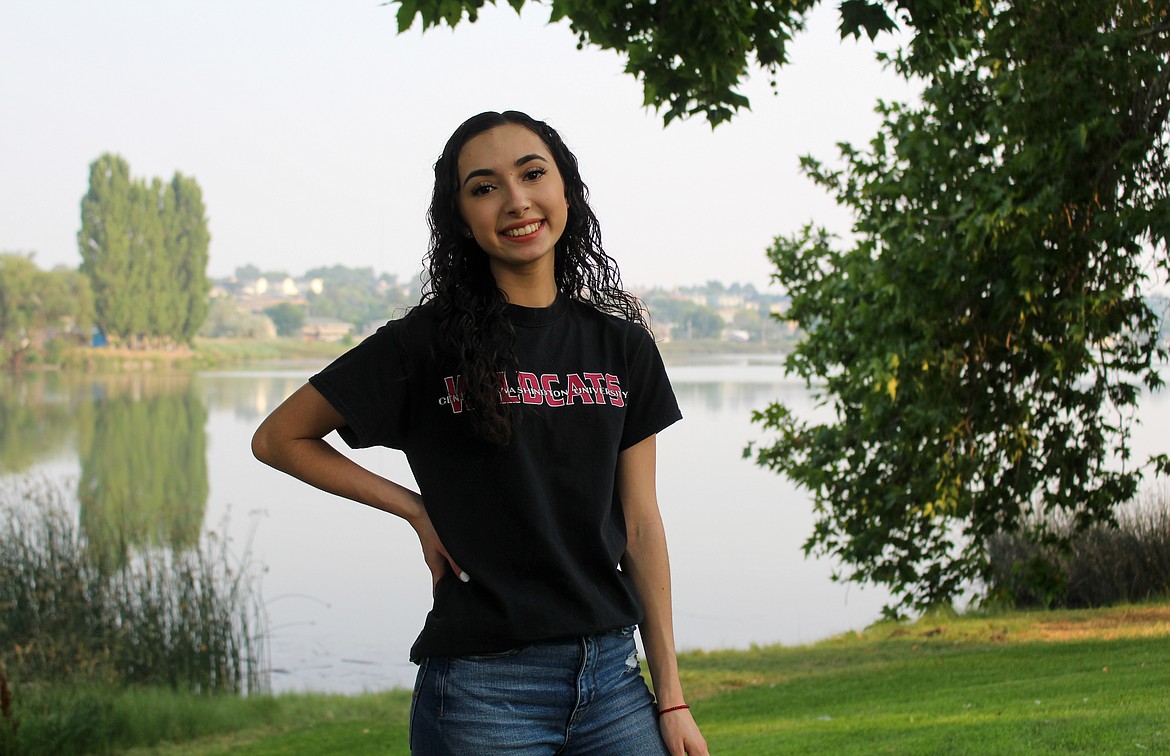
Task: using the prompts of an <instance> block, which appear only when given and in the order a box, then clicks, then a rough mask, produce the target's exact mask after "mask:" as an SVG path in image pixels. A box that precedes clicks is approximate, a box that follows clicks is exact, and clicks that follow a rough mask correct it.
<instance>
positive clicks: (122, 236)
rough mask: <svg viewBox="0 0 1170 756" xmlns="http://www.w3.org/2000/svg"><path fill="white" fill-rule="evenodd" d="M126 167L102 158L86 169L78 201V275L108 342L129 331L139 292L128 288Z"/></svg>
mask: <svg viewBox="0 0 1170 756" xmlns="http://www.w3.org/2000/svg"><path fill="white" fill-rule="evenodd" d="M131 203H132V199H131V182H130V164H129V163H127V162H126V161H125V159H123V158H122V157H120V156H118V155H110V154H108V153H107V154H105V155H102V156H101V157H100V158H98V159H97V160H96V161H94V162H93V164H92V165H90V167H89V191H88V192H86V195H85V197H84V198H82V200H81V231H80V232H79V233H78V238H77V241H78V246H79V248H80V251H81V271H82V272H83V273H85V274H86V275H87V276H89V280H90V284H91V286H92V287H93V294H94V310H95V313H94V315H95V319H96V321H97V325H98V327H99V328H101V329H102V330H103V331H105V332H106V334H107V335H109V336H111V337H113V338H115V339H116V338H119V337H121V336H125V335H129V334H133V333H135V322H134V321H135V318H134V314H133V313H134V310H135V308H136V307H137V306H138V305H139V304H140V298H141V297H142V292H141V291H136V290H134V289H133V288H131V286H130V284H129V279H130V272H131V269H132V266H133V264H132V256H131V251H130V245H131V239H132V231H131V228H130V223H131V212H132V211H131Z"/></svg>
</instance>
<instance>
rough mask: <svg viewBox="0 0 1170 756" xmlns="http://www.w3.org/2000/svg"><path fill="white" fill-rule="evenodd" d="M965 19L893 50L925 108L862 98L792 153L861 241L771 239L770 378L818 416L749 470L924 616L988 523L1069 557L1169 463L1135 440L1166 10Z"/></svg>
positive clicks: (1148, 358)
mask: <svg viewBox="0 0 1170 756" xmlns="http://www.w3.org/2000/svg"><path fill="white" fill-rule="evenodd" d="M966 22H967V25H966V27H965V28H964V29H963V30H962V32H963V33H962V34H961V36H959V37H957V39H956V48H957V50H959V51H961V53H960V54H959V55H956V57H955V58H953V59H951V60H949V61H947V62H946V63H945V65H940V66H937V67H935V68H933V69H931V70H930V71H922V70H919V69H918V68H916V63H915V61H913V60H912V59H910V58H909V57H906V56H899V57H897V58H896V59H895V60H894V64H895V66H896V67H897V68H898V70H900V71H902V72H903V73H905V74H907V75H912V74H915V73H918V74H926V73H929V74H930V76H931V81H930V83H929V85H928V86H927V88H926V90H925V92H924V94H923V97H922V103H921V105H919V106H917V107H907V106H901V105H883V106H881V108H880V112H881V114H882V115H883V117H884V122H883V124H882V127H881V129H880V131H879V133H878V135H877V136H876V137H875V138H874V139H873V141H872V142H871V144H870V145H869V149H868V150H867V151H861V150H855V149H854V148H852V147H851V146H848V145H845V146H843V148H842V158H843V159H844V161H845V163H846V167H845V168H844V169H843V170H841V171H833V170H828V169H826V168H825V167H824V166H823V165H821V164H820V163H818V162H817V161H815V160H806V161H805V163H804V165H805V169H806V171H807V172H808V174H809V175H810V176H812V178H813V179H814V180H815V181H816V182H817V183H818V184H820V185H822V186H824V187H826V188H828V189H829V190H830V191H831V192H833V193H834V194H835V195H836V197H837V200H838V202H840V203H841V204H843V205H845V206H847V207H849V208H851V209H852V210H853V211H854V213H855V217H856V218H857V219H858V220H857V223H856V225H855V228H854V231H855V233H856V235H857V242H856V243H855V244H853V245H852V246H846V247H844V248H841V247H840V246H839V245H838V244H837V243H836V242H835V240H833V239H832V238H831V237H830V236H829V235H828V234H827V233H826V232H825V231H824V230H823V229H818V228H813V227H811V226H810V227H807V228H805V229H804V230H803V231H801V232H799V233H797V234H794V235H791V236H787V237H781V238H779V239H777V241H776V244H775V246H774V247H773V248H772V250H771V252H770V255H771V258H772V260H773V261H774V262H775V264H776V270H777V274H776V277H777V279H778V280H779V281H780V282H781V283H782V284H783V285H784V286H785V287H787V289H788V291H789V292H790V293H791V294H792V297H793V303H792V310H791V311H790V313H789V314H788V317H790V318H791V319H793V320H796V321H797V322H799V323H800V324H801V325H803V326H804V327H805V328H806V329H807V330H808V331H809V335H808V337H807V338H806V339H805V341H804V342H803V343H802V344H801V346H800V348H799V349H798V350H797V352H796V353H795V354H794V355H793V356H792V358H791V359H790V360H789V363H788V366H789V369H790V370H792V371H795V372H796V373H797V374H799V375H801V376H803V377H804V378H805V379H806V380H808V381H809V383H810V385H812V384H821V383H822V382H823V384H824V388H823V389H822V390H821V393H822V396H823V397H824V398H825V400H826V401H827V402H828V403H829V404H830V406H832V407H833V409H834V410H835V414H836V419H835V421H833V422H827V423H809V422H806V421H803V420H801V419H799V418H796V417H795V416H793V415H792V413H791V412H790V411H789V410H788V409H787V408H786V407H784V406H782V405H773V406H772V407H770V408H769V409H768V410H767V411H765V412H763V413H761V414H760V415H759V419H760V420H762V421H763V422H764V424H765V426H766V427H768V428H770V429H773V430H775V431H777V433H778V436H777V438H776V440H775V443H774V444H772V445H771V446H767V447H764V448H761V449H760V450H759V451H758V456H757V459H758V460H759V462H760V463H761V464H764V465H766V466H768V467H771V468H773V469H775V470H777V471H780V472H783V473H784V474H786V475H788V476H789V477H791V478H792V479H794V480H795V481H797V482H798V483H800V484H802V485H804V486H805V487H807V488H808V489H809V490H810V491H811V492H812V493H813V495H814V497H815V499H816V505H817V511H818V513H819V515H820V516H819V519H818V522H817V524H816V528H815V531H814V534H813V536H812V537H811V538H810V539H809V541H808V543H807V544H806V547H807V548H809V549H810V550H814V551H818V552H822V553H829V554H833V555H835V556H837V557H838V558H840V559H841V561H843V562H844V563H846V564H848V565H850V569H851V570H852V571H851V572H850V574H849V577H850V578H851V579H854V580H865V581H873V582H878V583H884V584H887V585H889V586H891V587H892V588H894V589H895V590H896V591H897V592H899V593H901V595H902V603H903V604H904V605H906V606H908V607H919V608H920V607H923V606H927V605H930V604H934V603H938V602H943V601H946V600H949V599H950V598H951V597H953V596H955V595H956V594H957V593H959V592H960V591H961V590H962V589H963V587H964V586H965V585H969V584H970V583H971V582H972V581H976V582H981V581H986V580H987V578H988V577H989V573H988V561H987V552H986V548H987V544H988V541H989V540H990V539H991V538H992V537H993V536H995V535H996V534H997V533H999V532H1001V531H1002V532H1017V531H1020V530H1021V529H1024V530H1028V531H1029V532H1028V533H1027V535H1028V537H1030V538H1033V539H1035V540H1036V541H1038V542H1040V543H1045V544H1048V545H1052V546H1055V547H1056V548H1057V550H1059V549H1061V548H1067V547H1068V545H1069V544H1070V542H1071V540H1072V539H1073V538H1075V536H1076V535H1077V534H1078V533H1079V532H1081V531H1083V530H1085V529H1087V528H1089V527H1090V526H1092V525H1093V524H1094V523H1098V522H1106V523H1112V522H1113V521H1114V517H1115V510H1116V507H1117V505H1118V504H1119V503H1121V502H1124V501H1127V500H1129V499H1131V498H1132V497H1133V496H1134V494H1135V493H1136V492H1137V490H1138V487H1139V485H1140V482H1141V480H1142V477H1143V473H1145V472H1146V471H1148V470H1149V469H1150V467H1151V465H1152V466H1153V467H1154V468H1155V469H1157V468H1158V467H1161V468H1162V469H1165V467H1166V458H1165V457H1164V456H1163V457H1160V458H1157V459H1154V460H1151V461H1149V462H1147V461H1142V460H1132V459H1130V456H1131V455H1130V450H1129V434H1130V425H1131V423H1132V422H1134V419H1135V413H1136V407H1137V403H1138V399H1139V397H1140V394H1141V390H1142V387H1143V386H1144V387H1145V388H1148V389H1157V388H1159V387H1160V386H1161V385H1162V380H1161V378H1160V377H1159V375H1158V372H1157V367H1158V363H1159V362H1161V361H1163V360H1164V359H1165V357H1166V351H1165V349H1164V348H1162V347H1159V346H1158V344H1157V340H1156V336H1157V330H1158V325H1159V324H1158V318H1157V317H1156V315H1155V314H1154V313H1153V312H1152V311H1151V309H1150V307H1149V305H1148V303H1147V301H1146V299H1145V298H1144V297H1143V293H1142V288H1143V285H1144V284H1145V283H1146V280H1147V273H1146V271H1145V268H1144V264H1145V258H1147V255H1148V253H1149V251H1150V250H1151V249H1153V248H1156V249H1157V250H1158V256H1157V260H1158V265H1159V266H1161V268H1162V269H1163V270H1165V269H1166V268H1167V267H1168V264H1167V262H1168V261H1167V257H1166V244H1167V239H1168V237H1170V199H1168V196H1170V195H1168V186H1170V163H1168V153H1167V146H1168V140H1167V132H1166V128H1167V113H1168V108H1170V26H1168V24H1167V17H1166V9H1165V7H1164V6H1163V8H1162V10H1161V12H1160V14H1159V13H1156V12H1155V5H1154V4H1153V3H1129V2H1120V3H1105V2H1093V3H1088V2H1083V3H1060V2H1028V3H1019V4H1008V3H1003V4H997V5H995V6H994V8H988V9H987V10H986V12H984V13H980V14H972V15H968V16H967V17H966ZM1056 521H1061V522H1063V521H1071V522H1072V523H1073V525H1074V527H1073V528H1072V530H1071V531H1067V530H1066V531H1059V530H1058V529H1055V528H1052V527H1050V523H1053V522H1056ZM1020 569H1021V571H1025V572H1031V573H1034V574H1036V575H1044V574H1050V572H1051V571H1050V570H1047V569H1044V568H1043V566H1040V565H1021V566H1020ZM1009 598H1010V597H1009Z"/></svg>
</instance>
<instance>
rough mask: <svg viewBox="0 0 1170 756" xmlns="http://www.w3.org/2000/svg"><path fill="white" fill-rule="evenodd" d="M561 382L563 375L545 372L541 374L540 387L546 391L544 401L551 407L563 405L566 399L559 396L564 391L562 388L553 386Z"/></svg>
mask: <svg viewBox="0 0 1170 756" xmlns="http://www.w3.org/2000/svg"><path fill="white" fill-rule="evenodd" d="M560 382H561V377H560V376H559V375H556V374H555V373H545V374H544V375H542V376H540V388H541V390H543V391H544V403H545V404H547V405H548V406H550V407H563V406H564V405H565V400H564V399H563V398H561V397H560V396H558V394H560V393H563V392H561V390H560V389H555V388H553V386H554V385H555V384H557V383H560Z"/></svg>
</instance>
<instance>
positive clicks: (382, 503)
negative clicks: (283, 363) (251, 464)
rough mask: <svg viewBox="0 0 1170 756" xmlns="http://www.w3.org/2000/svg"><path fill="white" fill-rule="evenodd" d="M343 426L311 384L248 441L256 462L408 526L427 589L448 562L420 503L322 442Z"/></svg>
mask: <svg viewBox="0 0 1170 756" xmlns="http://www.w3.org/2000/svg"><path fill="white" fill-rule="evenodd" d="M344 425H345V418H344V417H342V415H341V413H339V412H338V411H337V410H336V409H334V408H333V405H331V404H330V403H329V402H328V401H327V400H326V399H325V397H323V396H321V393H320V392H319V391H317V389H315V388H313V386H312V385H311V384H308V383H306V384H305V385H304V386H301V387H300V388H299V389H297V390H296V391H295V392H293V394H292V396H290V397H289V398H288V399H285V400H284V402H283V403H281V405H280V406H279V407H277V408H276V409H275V410H273V411H272V414H270V415H269V416H268V417H267V418H265V419H264V422H262V423H260V427H259V428H257V429H256V433H255V435H253V436H252V453H253V454H255V455H256V459H258V460H260V461H261V462H264V463H265V464H267V465H270V466H272V467H275V468H276V469H277V470H280V471H281V472H285V473H288V474H289V475H292V476H293V477H295V478H298V479H300V480H302V481H304V482H305V483H308V484H309V485H311V486H315V487H317V488H320V489H321V490H322V491H327V492H329V493H331V494H336V495H337V496H343V497H345V498H347V499H352V500H353V501H356V502H359V503H361V504H365V505H366V506H370V507H374V508H375V509H380V510H382V511H383V512H389V513H390V514H393V515H398V516H399V517H401V518H402V519H404V520H406V521H407V522H408V523H410V526H411V527H412V528H414V531H415V533H417V534H418V538H419V542H420V543H421V544H422V549H423V556H424V558H425V559H426V563H427V567H428V568H429V569H430V571H431V581H432V585H434V584H437V583H438V582H439V578H440V577H442V576H443V574H444V573H445V572H446V570H447V567H448V565H450V568H451V569H452V570H454V572H455V574H456V575H462V570H460V569H459V567H458V565H456V564H455V562H454V561H453V560H452V559H451V556H450V554H448V553H447V550H446V548H445V547H444V546H443V544H442V542H441V541H440V540H439V536H438V534H437V533H435V528H434V526H433V525H432V524H431V519H430V516H429V515H428V514H427V510H426V507H425V506H423V500H422V497H421V496H419V495H418V494H417V493H415V492H414V491H411V490H410V489H409V488H405V487H403V486H400V485H398V484H397V483H395V482H394V481H392V480H388V479H386V478H383V477H382V476H381V475H378V474H377V473H374V472H371V471H370V470H367V469H366V468H364V467H362V466H361V465H359V464H358V463H356V462H354V461H353V460H352V459H350V458H349V457H347V456H345V455H344V454H342V453H341V452H339V451H337V450H336V449H334V448H333V447H332V446H331V445H330V444H329V443H328V442H327V441H325V436H327V435H329V434H330V433H332V432H333V431H335V430H337V429H338V428H340V427H342V426H344Z"/></svg>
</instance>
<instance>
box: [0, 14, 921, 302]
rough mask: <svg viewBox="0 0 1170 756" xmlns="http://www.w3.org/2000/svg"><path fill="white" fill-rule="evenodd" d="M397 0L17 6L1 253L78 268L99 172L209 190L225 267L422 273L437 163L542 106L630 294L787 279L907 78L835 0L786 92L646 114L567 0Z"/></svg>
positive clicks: (797, 49) (10, 32)
mask: <svg viewBox="0 0 1170 756" xmlns="http://www.w3.org/2000/svg"><path fill="white" fill-rule="evenodd" d="M395 9H396V6H386V5H382V4H380V3H379V0H331V1H330V2H326V1H325V0H317V1H316V2H311V1H310V0H279V1H277V0H246V1H244V2H240V1H239V0H232V1H230V2H229V1H228V0H199V1H198V2H196V1H195V0H171V1H169V2H157V1H154V0H102V1H101V2H95V1H94V0H56V1H54V2H44V1H43V0H4V2H3V3H2V4H0V108H2V109H3V113H2V115H0V251H19V252H34V253H35V255H36V256H35V260H36V262H37V263H38V264H39V265H41V266H42V267H44V268H49V267H52V266H54V265H58V264H65V265H69V266H75V265H77V264H79V263H80V261H81V258H80V256H79V254H78V252H77V242H76V234H77V229H78V227H79V225H80V221H79V203H80V200H81V197H82V195H83V194H84V193H85V191H86V182H87V180H88V166H89V164H90V163H91V162H92V161H93V160H95V159H96V158H97V157H98V156H99V155H101V154H102V153H103V152H116V153H119V154H121V155H122V156H123V157H124V158H125V159H126V160H127V161H128V162H129V164H130V169H131V172H132V174H133V175H134V176H136V177H154V176H157V177H161V178H163V179H169V178H170V177H171V176H172V175H173V174H174V172H175V171H176V170H177V171H180V172H182V173H184V174H186V175H189V176H193V177H195V179H196V180H197V181H198V182H199V185H200V186H201V187H202V189H203V196H204V201H205V203H206V205H207V215H208V218H209V221H210V227H211V262H210V270H209V272H210V273H211V275H213V276H226V275H230V274H231V273H232V272H233V271H234V270H235V268H236V267H237V266H239V265H243V264H245V263H252V264H255V265H258V266H260V267H261V268H263V269H266V270H268V269H277V270H285V271H287V272H290V273H293V274H300V273H303V272H304V271H305V270H307V269H309V268H312V267H316V266H319V265H332V264H335V263H341V264H344V265H349V266H354V267H361V266H371V267H373V268H374V269H375V270H377V271H379V272H390V273H396V274H398V275H400V276H411V275H413V274H414V273H415V272H416V271H417V270H418V269H419V267H420V260H421V258H422V256H423V254H424V252H425V248H426V240H427V232H426V224H425V219H424V214H425V211H426V206H427V202H428V200H429V195H430V190H431V184H432V181H433V172H432V166H433V164H434V160H435V158H436V157H437V156H438V154H439V152H440V150H441V149H442V146H443V143H444V142H445V141H446V139H447V137H448V136H449V135H450V133H451V132H452V131H453V130H454V128H455V127H456V126H457V125H458V124H459V123H460V122H461V121H463V120H464V119H465V118H466V117H468V116H470V115H473V114H475V113H477V112H480V111H483V110H503V109H510V108H511V109H519V110H524V111H526V112H528V113H530V114H531V115H533V116H536V117H537V118H541V119H544V120H547V121H549V122H550V123H551V124H552V125H553V126H554V127H556V128H557V129H558V130H559V131H560V132H561V134H562V135H563V136H564V137H565V140H566V142H567V144H568V145H569V147H570V148H571V149H572V150H573V151H574V152H575V153H576V154H577V156H578V158H579V159H580V161H581V169H582V175H583V176H584V178H585V181H586V182H587V183H588V184H589V186H590V190H591V193H592V197H593V205H594V209H595V210H596V211H597V214H598V216H599V217H600V219H601V223H602V231H603V234H604V240H605V243H606V248H607V250H608V251H609V252H610V254H612V255H613V256H614V257H616V258H617V260H618V262H619V263H620V265H621V268H622V273H623V277H624V279H625V281H626V283H627V284H630V285H635V286H637V285H648V284H652V283H659V284H665V285H686V284H694V283H702V282H704V281H707V280H709V279H718V280H721V281H724V282H727V283H731V282H733V281H740V282H745V283H746V282H751V283H754V284H756V285H757V286H763V285H766V284H767V282H768V277H769V273H770V270H769V265H768V261H767V259H766V258H765V255H764V252H765V249H766V248H767V247H768V245H769V244H770V243H771V240H772V238H773V237H774V236H776V235H777V234H786V233H790V232H792V231H794V230H796V229H797V228H799V227H800V226H801V225H802V224H803V223H805V222H807V221H809V220H813V219H815V220H817V221H818V222H820V223H823V224H825V225H828V226H829V227H830V228H834V229H837V230H840V231H844V230H847V228H848V225H849V219H848V217H847V216H846V215H845V214H844V213H843V212H842V211H841V210H840V209H838V208H837V207H836V206H835V205H834V204H833V202H832V200H831V199H830V198H829V197H828V196H827V195H825V194H824V192H822V191H821V190H820V189H818V188H817V187H816V186H814V185H813V184H812V183H811V182H810V181H808V180H807V179H805V178H803V177H801V176H800V174H799V172H798V169H797V166H798V158H799V157H800V156H801V155H804V154H813V155H816V156H818V157H821V158H824V159H834V158H835V157H836V148H835V146H834V145H835V143H836V142H838V141H842V140H848V141H854V142H855V143H862V142H865V141H866V140H868V138H869V137H870V136H871V135H872V133H873V131H874V129H875V128H876V125H877V118H876V116H875V115H874V114H873V105H874V103H875V101H876V99H877V98H879V97H882V98H885V99H906V98H908V97H910V96H912V95H911V94H910V92H909V90H908V88H907V87H906V86H905V85H903V84H902V83H901V82H899V81H898V80H897V79H896V77H894V76H893V74H891V73H889V72H886V71H883V70H882V69H881V68H880V67H879V66H878V65H877V64H876V63H875V62H874V61H873V52H872V48H871V46H870V44H869V43H868V41H863V42H860V43H858V42H854V41H853V40H849V41H845V42H842V41H840V40H839V38H838V35H837V32H836V28H835V27H836V23H837V19H836V3H826V4H825V5H824V6H823V7H822V9H821V10H820V11H818V13H817V14H816V15H814V16H813V17H812V18H811V19H810V23H809V28H808V30H806V32H805V33H804V34H803V35H802V36H801V37H800V38H799V39H798V41H797V43H796V44H795V46H794V47H793V49H792V62H791V64H790V65H789V66H788V67H787V68H785V69H783V70H782V72H781V74H780V76H779V78H778V89H777V91H778V93H779V94H778V96H773V95H772V93H771V89H770V88H769V86H768V82H767V79H766V77H765V76H763V75H756V76H755V77H754V78H753V79H751V80H750V81H749V82H748V83H747V85H746V86H745V87H744V88H743V90H742V91H743V92H744V94H746V95H748V96H749V97H750V98H751V101H752V110H751V111H750V112H749V111H745V112H742V113H741V114H740V115H739V116H737V117H736V118H735V119H734V120H733V121H732V122H731V123H730V124H725V125H723V126H720V127H719V128H718V129H716V130H715V131H714V132H712V130H711V128H710V127H709V126H708V125H707V123H706V122H705V121H703V120H695V119H692V120H690V121H686V122H676V123H673V124H671V126H669V127H668V128H666V129H663V127H662V120H661V118H660V117H659V116H658V115H657V114H655V113H654V112H652V111H648V110H645V109H643V108H642V89H641V85H640V84H639V83H638V82H637V81H636V80H634V79H633V78H632V77H630V76H628V75H626V74H624V73H622V66H623V59H622V58H621V57H620V56H618V55H617V54H614V53H605V52H600V51H598V50H595V49H586V50H584V51H578V50H577V49H576V38H575V36H574V35H573V34H572V33H571V32H570V31H569V29H568V25H567V24H557V25H549V24H548V23H547V20H548V9H547V8H546V7H544V6H532V7H530V8H529V9H527V10H526V11H525V12H524V14H523V16H522V17H518V16H517V15H516V14H515V13H514V12H513V11H512V10H511V9H510V8H508V7H507V6H506V4H505V6H504V7H502V8H492V7H489V8H486V9H485V10H484V12H483V13H482V14H481V16H480V20H479V21H478V22H477V23H476V24H470V25H461V26H460V27H459V29H458V30H456V31H454V32H452V31H451V30H450V29H447V28H446V27H443V28H440V29H432V30H431V31H429V32H427V33H426V34H423V33H422V32H421V31H420V30H419V28H418V26H417V25H416V27H415V28H414V29H413V30H411V31H410V32H408V33H407V34H403V35H401V36H399V35H397V34H396V33H395V28H396V27H395V21H394V12H395Z"/></svg>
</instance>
